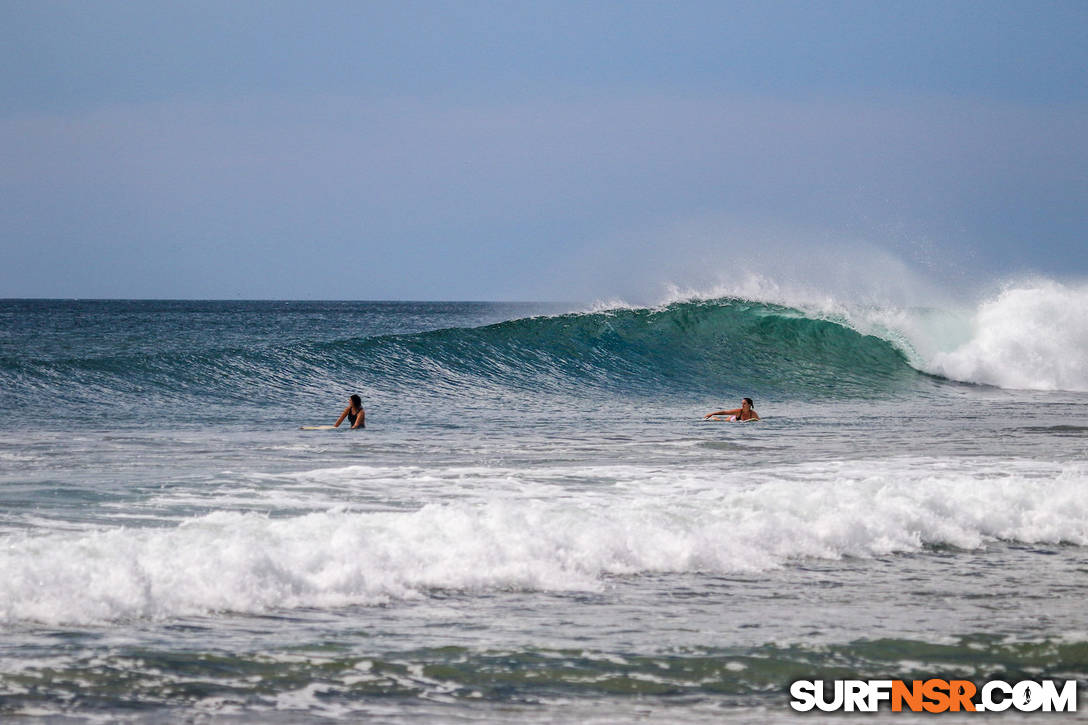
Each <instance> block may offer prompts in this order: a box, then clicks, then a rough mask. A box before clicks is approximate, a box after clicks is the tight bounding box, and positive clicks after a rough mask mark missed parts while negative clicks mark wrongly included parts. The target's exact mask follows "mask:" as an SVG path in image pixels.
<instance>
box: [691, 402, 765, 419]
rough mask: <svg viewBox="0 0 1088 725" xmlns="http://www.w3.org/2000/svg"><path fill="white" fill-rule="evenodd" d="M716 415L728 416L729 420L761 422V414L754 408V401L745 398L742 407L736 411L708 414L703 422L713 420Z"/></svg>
mask: <svg viewBox="0 0 1088 725" xmlns="http://www.w3.org/2000/svg"><path fill="white" fill-rule="evenodd" d="M716 415H728V416H729V420H759V413H757V412H756V409H755V408H753V407H752V399H751V398H745V399H744V400H742V401H741V403H740V407H739V408H737V409H736V410H719V411H717V412H714V413H707V414H706V415H704V416H703V420H707V419H708V418H713V417H714V416H716Z"/></svg>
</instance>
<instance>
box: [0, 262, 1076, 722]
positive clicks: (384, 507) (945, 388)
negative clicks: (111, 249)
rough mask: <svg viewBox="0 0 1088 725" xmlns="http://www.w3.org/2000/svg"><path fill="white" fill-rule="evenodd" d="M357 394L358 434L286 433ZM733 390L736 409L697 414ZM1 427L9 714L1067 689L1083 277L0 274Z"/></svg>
mask: <svg viewBox="0 0 1088 725" xmlns="http://www.w3.org/2000/svg"><path fill="white" fill-rule="evenodd" d="M352 393H358V394H359V395H360V396H361V397H362V399H363V404H364V406H365V408H366V421H367V427H366V429H365V430H355V431H353V430H348V429H347V427H346V426H343V427H341V428H340V429H337V430H313V431H308V430H300V426H304V425H321V424H330V423H332V422H333V421H335V419H336V417H337V416H338V415H339V413H340V411H341V410H342V409H343V408H344V407H345V406H346V405H347V398H348V396H349V395H350V394H352ZM745 396H748V397H752V398H754V401H755V408H756V410H757V411H758V412H759V415H760V416H761V417H762V420H761V421H760V422H758V423H743V424H741V423H726V422H713V421H704V420H703V416H704V415H705V414H706V413H709V412H711V411H714V410H719V409H722V408H736V407H739V405H740V399H741V398H742V397H745ZM0 434H2V435H0V632H2V637H0V718H2V719H5V720H7V719H9V718H14V719H15V720H16V721H27V722H37V721H40V722H50V723H54V722H56V723H67V722H139V723H174V722H262V723H263V722H268V723H296V722H322V721H348V722H361V721H365V722H375V723H399V722H453V723H474V722H487V723H491V722H512V721H520V722H527V723H570V722H595V723H626V722H662V723H665V722H667V723H702V722H706V723H710V722H714V723H718V722H789V721H793V720H797V721H805V722H816V721H818V720H814V719H813V716H814V715H815V716H816V717H819V714H818V713H809V714H807V715H804V714H799V713H795V712H794V711H793V710H792V709H791V707H790V705H789V702H790V693H789V690H790V685H791V683H792V682H794V681H796V680H817V679H824V680H836V679H904V680H912V679H921V680H925V679H928V678H932V677H943V678H960V679H968V680H971V681H973V682H978V683H982V682H986V681H989V680H995V679H999V680H1005V681H1010V682H1014V681H1018V680H1023V679H1033V680H1039V679H1045V678H1055V679H1061V680H1071V679H1075V680H1078V681H1079V683H1080V686H1081V695H1082V699H1083V695H1084V693H1085V690H1084V689H1083V687H1084V685H1085V684H1086V683H1088V607H1086V606H1085V600H1086V594H1088V586H1086V585H1088V288H1085V287H1084V286H1077V285H1073V284H1061V283H1058V282H1055V281H1048V280H1035V281H1033V282H1024V283H1021V284H1019V285H1010V286H1007V287H1005V288H1004V289H1002V290H998V291H995V292H994V293H993V294H991V295H989V296H987V297H985V298H983V299H982V300H981V301H979V302H977V303H972V304H971V305H969V306H966V307H963V308H940V307H908V306H899V307H896V306H889V305H876V304H863V303H846V302H842V301H828V300H819V299H810V300H796V299H787V298H785V297H784V296H781V297H780V298H774V297H773V296H764V297H758V296H751V298H746V297H743V296H735V295H733V296H731V295H713V294H711V295H703V296H687V297H679V298H677V299H672V300H666V301H664V302H662V303H661V304H659V305H655V306H650V307H640V306H632V305H623V304H610V305H597V306H589V307H586V306H579V305H562V304H544V303H540V304H536V303H525V304H512V303H510V304H507V303H483V302H481V303H460V302H449V303H442V302H211V301H107V300H88V301H79V300H72V301H69V300H0ZM1081 709H1082V710H1083V709H1085V708H1081ZM884 715H885V716H886V717H887V719H892V720H895V721H897V722H900V721H901V722H908V721H912V717H913V716H911V715H909V714H907V713H894V714H893V713H884ZM949 717H951V718H952V719H951V720H950V719H949ZM955 717H956V716H945V717H943V719H942V721H944V722H952V721H955ZM1039 717H1042V718H1043V719H1047V718H1046V716H1044V715H1040V716H1039ZM1054 717H1058V719H1063V718H1064V719H1069V718H1071V717H1083V715H1080V714H1079V713H1078V714H1076V715H1073V714H1068V713H1067V714H1066V715H1064V716H1051V718H1050V719H1053V718H1054ZM962 718H963V719H964V720H967V721H977V718H972V717H971V716H969V715H963V716H962ZM833 719H834V720H836V721H838V719H839V718H833ZM913 720H917V721H923V720H924V721H927V722H928V718H925V717H921V716H917V717H913Z"/></svg>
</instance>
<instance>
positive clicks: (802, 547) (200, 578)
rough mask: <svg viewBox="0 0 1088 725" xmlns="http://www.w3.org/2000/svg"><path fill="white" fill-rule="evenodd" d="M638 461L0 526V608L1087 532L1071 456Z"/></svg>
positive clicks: (562, 577)
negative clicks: (280, 501)
mask: <svg viewBox="0 0 1088 725" xmlns="http://www.w3.org/2000/svg"><path fill="white" fill-rule="evenodd" d="M644 473H645V475H644V476H642V477H639V479H638V481H637V485H636V488H635V489H634V490H630V491H628V490H626V489H624V488H618V487H617V488H610V489H607V491H608V492H611V495H604V494H605V493H606V492H605V491H601V492H599V493H597V494H596V495H594V496H583V497H580V498H578V499H576V500H567V499H565V498H560V499H555V498H543V499H541V498H506V499H501V500H493V499H486V500H479V501H474V502H473V501H462V502H451V503H447V504H430V505H427V506H424V507H422V508H420V509H418V510H415V511H410V512H403V511H390V512H348V511H327V512H319V513H312V514H309V515H305V516H294V517H284V518H270V517H268V516H264V515H257V514H253V513H239V512H217V513H212V514H209V515H206V516H201V517H198V518H194V519H191V520H189V521H187V522H185V523H184V524H182V525H180V526H178V527H176V528H173V529H162V528H156V529H130V528H119V529H111V530H105V531H97V532H90V533H88V532H82V533H74V532H67V533H55V534H51V535H45V536H29V535H26V534H22V535H17V536H9V537H6V538H5V539H4V540H3V541H0V570H3V571H4V572H5V576H4V577H3V578H2V579H0V621H4V622H14V621H40V622H50V623H66V622H88V621H111V620H119V619H130V618H152V619H158V618H170V617H176V616H185V615H192V614H202V613H207V612H212V611H237V612H262V611H267V610H270V609H275V608H284V607H288V608H289V607H310V606H314V607H336V606H347V605H359V604H376V603H383V602H388V601H392V600H400V599H411V598H418V597H423V596H427V595H428V593H429V592H431V591H434V590H463V591H495V590H523V591H524V590H529V591H572V590H575V591H577V590H596V589H599V588H600V587H601V586H602V578H603V577H607V576H638V575H641V574H644V573H651V572H691V573H705V572H710V573H721V574H729V573H740V572H756V571H765V570H768V569H772V568H777V567H782V566H787V565H789V564H790V563H791V562H795V561H799V560H805V559H838V558H841V557H850V556H853V557H875V556H886V555H894V554H896V553H903V552H916V551H919V550H923V549H925V548H926V547H934V546H937V547H957V548H963V549H977V548H979V547H985V546H986V545H987V542H992V541H995V540H1005V541H1015V542H1024V543H1033V544H1034V543H1071V544H1077V545H1086V544H1088V505H1086V504H1085V502H1084V497H1083V490H1084V486H1085V484H1086V483H1088V470H1086V469H1085V467H1084V466H1083V465H1074V464H1067V465H1065V466H1057V465H1047V466H1044V465H1043V464H1030V465H1029V464H1027V463H1025V464H1021V465H1020V466H1019V467H1018V466H1017V465H1016V464H1013V465H1009V464H1008V463H1007V462H1006V463H1005V464H1004V465H1001V466H998V464H996V463H994V464H991V465H989V466H988V465H986V464H976V465H975V466H974V467H965V466H964V465H963V464H962V463H961V464H955V467H953V464H950V463H949V462H947V461H941V460H923V459H919V460H899V461H887V460H878V461H868V462H866V461H860V462H853V463H845V462H827V463H812V464H806V465H798V466H788V467H781V468H775V469H767V470H764V471H752V472H748V473H747V474H746V476H745V483H744V485H743V487H741V486H738V485H737V484H736V483H732V484H731V483H729V482H728V481H723V480H721V479H720V478H718V477H715V474H712V473H710V472H704V473H701V474H698V475H699V476H702V478H701V479H699V480H696V478H693V477H692V474H691V472H688V473H687V474H683V478H682V479H681V480H680V481H677V480H675V479H671V478H669V477H668V475H667V474H663V473H654V472H653V471H651V470H647V471H644ZM625 475H626V474H625ZM627 478H629V479H631V480H632V483H635V479H633V478H631V477H630V476H627ZM750 481H754V482H750ZM678 486H679V489H680V490H677V487H678Z"/></svg>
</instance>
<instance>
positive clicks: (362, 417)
mask: <svg viewBox="0 0 1088 725" xmlns="http://www.w3.org/2000/svg"><path fill="white" fill-rule="evenodd" d="M344 418H347V419H348V425H350V426H351V427H352V428H366V411H365V410H363V401H362V399H361V398H360V397H359V396H358V395H352V396H351V400H350V402H349V403H348V407H346V408H344V412H343V413H341V414H340V417H339V418H337V419H336V422H335V423H333V425H332V427H333V428H339V427H340V424H341V423H343V422H344Z"/></svg>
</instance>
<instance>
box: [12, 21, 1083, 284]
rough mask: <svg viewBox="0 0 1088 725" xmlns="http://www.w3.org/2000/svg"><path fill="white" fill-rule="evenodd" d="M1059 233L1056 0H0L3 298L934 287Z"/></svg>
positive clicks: (1072, 167) (1074, 67) (1068, 76)
mask: <svg viewBox="0 0 1088 725" xmlns="http://www.w3.org/2000/svg"><path fill="white" fill-rule="evenodd" d="M1086 230H1088V3H1086V2H1083V1H1082V0H1078V1H1076V2H1060V1H1052V2H1035V1H1033V2H1001V1H1000V0H988V1H985V2H955V1H952V0H945V1H942V2H928V1H925V0H923V1H922V2H918V1H917V0H911V1H910V2H892V1H890V0H889V1H887V2H868V1H858V2H836V1H834V0H827V1H826V2H775V1H773V0H771V1H767V0H764V1H761V2H728V1H727V0H716V1H713V2H696V1H687V2H685V1H684V0H679V1H670V2H664V1H662V2H646V1H644V0H628V1H626V2H601V1H594V0H588V1H586V2H559V1H547V0H540V1H535V2H529V1H527V0H526V1H525V2H517V1H514V0H505V1H501V2H498V1H496V2H488V1H486V0H479V1H473V2H466V1H464V0H458V1H456V2H439V1H437V0H436V1H434V2H414V1H411V0H409V1H403V0H400V1H395V2H394V1H393V0H390V1H389V2H367V1H364V0H355V1H353V2H332V1H327V2H303V1H302V0H299V1H298V2H282V1H277V0H262V1H261V2H254V1H249V0H233V1H232V2H222V0H216V1H215V2H197V1H194V2H171V3H165V2H163V3H157V2H147V3H134V2H129V1H127V0H126V1H124V2H114V1H112V0H100V1H96V2H77V1H76V0H69V1H66V2H54V1H52V0H0V297H47V298H93V297H97V298H172V299H190V298H192V299H417V300H418V299H427V300H438V299H450V300H568V301H569V300H586V301H590V300H605V299H624V300H629V301H643V302H650V301H653V300H654V299H656V298H659V297H660V296H661V295H662V294H663V291H664V290H666V289H669V288H680V289H690V290H700V289H711V288H714V287H715V286H720V285H723V284H724V285H728V284H729V283H730V282H731V281H734V280H738V279H741V278H743V277H745V276H746V275H752V274H757V275H762V276H764V277H766V278H769V279H773V280H775V281H784V282H790V281H798V282H803V283H805V284H809V285H813V286H816V287H819V286H821V285H825V286H828V287H836V288H841V287H849V286H851V285H853V286H855V287H857V288H858V289H865V288H866V287H870V288H873V289H876V288H878V287H895V286H896V285H899V286H904V285H906V286H912V287H914V288H916V289H923V288H924V289H934V288H940V289H948V288H955V287H961V286H962V287H967V286H971V285H977V284H980V283H989V282H991V281H993V280H999V279H1005V278H1012V277H1015V276H1017V275H1039V276H1044V277H1050V278H1054V279H1059V280H1062V279H1078V280H1081V279H1084V278H1086V277H1088V239H1086ZM906 280H910V282H909V283H908V282H906Z"/></svg>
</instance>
